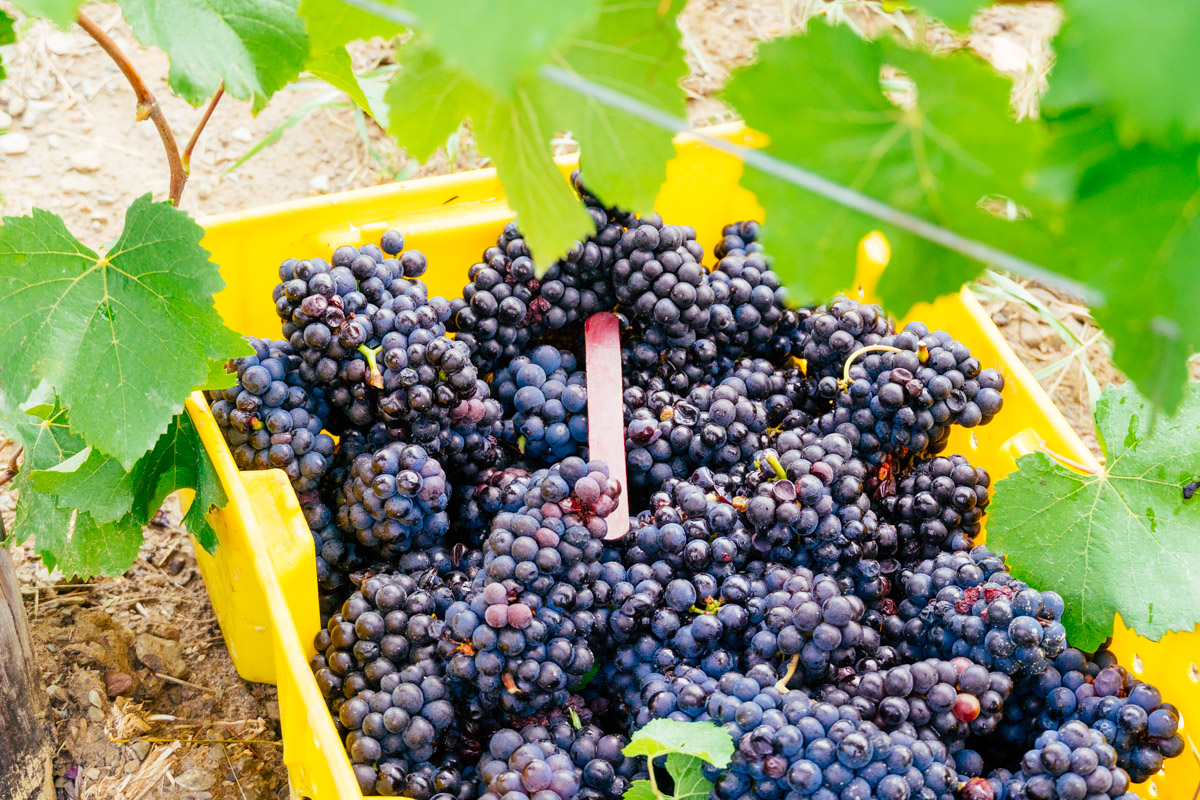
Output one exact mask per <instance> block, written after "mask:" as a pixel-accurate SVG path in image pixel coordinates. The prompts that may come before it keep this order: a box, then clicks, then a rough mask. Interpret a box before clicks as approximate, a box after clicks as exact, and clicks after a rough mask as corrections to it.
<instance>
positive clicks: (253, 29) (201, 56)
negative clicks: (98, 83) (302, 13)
mask: <svg viewBox="0 0 1200 800" xmlns="http://www.w3.org/2000/svg"><path fill="white" fill-rule="evenodd" d="M296 3H297V0H255V1H254V2H253V3H246V2H242V1H241V0H121V10H122V12H124V14H125V19H126V20H128V21H129V25H130V27H132V28H133V32H134V35H136V36H137V38H138V41H140V42H141V43H142V44H145V45H154V46H157V47H159V48H161V49H162V50H163V51H164V52H166V54H167V55H168V56H170V58H171V71H170V74H169V76H168V80H169V81H170V84H171V89H172V90H173V91H174V92H175V93H176V94H178V95H179V96H180V97H182V98H183V99H184V100H187V101H188V102H189V103H191V104H192V105H194V106H196V105H200V104H201V103H203V102H204V101H205V100H207V99H208V98H209V97H211V96H212V95H213V93H215V92H216V91H217V88H218V87H219V86H220V85H221V82H222V81H224V82H225V91H226V92H228V93H229V94H230V95H231V96H233V97H236V98H237V99H238V100H249V101H251V108H252V110H253V112H254V113H255V114H257V113H258V112H259V111H261V110H262V108H263V106H265V105H266V104H267V100H268V99H269V98H270V97H271V95H273V94H275V92H277V91H279V90H280V89H282V88H283V87H284V86H286V85H287V84H288V83H290V82H291V81H293V80H295V78H296V76H297V75H299V74H300V70H302V69H304V64H305V62H306V61H307V60H308V36H307V34H305V32H304V22H303V20H301V19H300V17H299V16H298V14H297V9H296Z"/></svg>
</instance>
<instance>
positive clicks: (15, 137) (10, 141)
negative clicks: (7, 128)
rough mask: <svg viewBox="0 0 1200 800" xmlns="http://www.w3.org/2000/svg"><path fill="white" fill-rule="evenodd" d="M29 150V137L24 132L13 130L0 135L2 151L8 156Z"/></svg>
mask: <svg viewBox="0 0 1200 800" xmlns="http://www.w3.org/2000/svg"><path fill="white" fill-rule="evenodd" d="M28 150H29V137H28V136H26V135H25V134H23V133H17V132H16V131H12V132H10V133H5V134H3V135H0V153H3V154H4V155H6V156H19V155H21V154H22V153H24V152H27V151H28Z"/></svg>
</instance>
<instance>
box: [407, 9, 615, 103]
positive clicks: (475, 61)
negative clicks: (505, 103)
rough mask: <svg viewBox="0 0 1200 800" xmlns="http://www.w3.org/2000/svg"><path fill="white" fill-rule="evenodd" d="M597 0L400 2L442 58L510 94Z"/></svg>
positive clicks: (481, 82) (476, 79)
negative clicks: (411, 13) (416, 20)
mask: <svg viewBox="0 0 1200 800" xmlns="http://www.w3.org/2000/svg"><path fill="white" fill-rule="evenodd" d="M596 5H597V0H573V2H570V3H563V2H559V0H507V2H504V3H502V4H497V3H495V2H494V0H458V2H456V3H446V2H443V0H404V6H405V8H408V9H410V10H411V11H412V12H413V13H415V14H416V15H417V17H418V18H419V20H420V28H421V32H422V33H423V34H425V35H426V36H428V37H429V40H430V42H431V43H432V44H433V46H434V47H435V48H436V49H437V50H438V52H439V53H441V55H442V57H443V58H444V59H445V60H446V61H447V62H448V63H450V64H452V65H453V66H454V67H456V68H458V69H461V70H462V71H463V73H464V74H466V75H469V76H470V77H471V80H472V81H473V82H474V83H476V84H478V85H480V86H483V87H486V89H487V91H488V92H490V93H493V94H496V95H499V96H502V97H511V96H512V95H513V93H514V91H515V90H516V89H517V85H518V83H520V82H521V81H522V80H523V79H524V78H526V77H528V76H529V75H531V74H532V73H533V72H534V71H535V70H536V69H537V68H538V67H539V66H541V65H542V64H544V63H547V62H549V61H550V60H551V56H552V54H553V53H554V52H555V51H557V50H558V49H559V48H560V47H561V45H562V44H563V42H564V40H565V39H567V38H568V37H569V36H570V35H571V34H572V33H573V32H574V31H576V30H579V29H581V28H583V26H584V25H586V24H587V23H588V22H589V21H590V20H591V19H592V18H593V17H594V15H595V11H596Z"/></svg>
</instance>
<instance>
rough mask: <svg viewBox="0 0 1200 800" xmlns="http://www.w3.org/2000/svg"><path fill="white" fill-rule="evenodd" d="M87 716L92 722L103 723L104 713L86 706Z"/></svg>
mask: <svg viewBox="0 0 1200 800" xmlns="http://www.w3.org/2000/svg"><path fill="white" fill-rule="evenodd" d="M87 715H88V719H90V720H91V721H92V722H97V723H99V722H104V712H103V711H101V710H100V709H98V708H96V707H95V706H88V710H87Z"/></svg>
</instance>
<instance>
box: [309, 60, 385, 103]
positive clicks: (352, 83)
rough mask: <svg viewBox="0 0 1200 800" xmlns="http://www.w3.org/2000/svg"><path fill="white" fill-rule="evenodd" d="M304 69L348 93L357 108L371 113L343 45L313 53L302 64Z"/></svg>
mask: <svg viewBox="0 0 1200 800" xmlns="http://www.w3.org/2000/svg"><path fill="white" fill-rule="evenodd" d="M304 69H305V71H306V72H309V73H310V74H312V75H313V76H314V77H317V78H320V79H321V80H323V81H325V82H326V83H328V84H329V85H330V86H332V87H334V88H335V89H341V90H342V91H343V92H345V93H346V94H348V95H350V99H351V100H353V101H354V102H355V103H356V104H357V105H358V107H359V108H361V109H362V110H363V111H366V112H367V113H368V114H370V113H371V104H370V103H369V102H368V101H367V96H366V95H365V94H363V90H362V86H361V85H360V84H359V82H358V77H357V76H356V75H355V74H354V68H353V65H352V64H351V63H350V53H348V52H347V51H346V48H345V47H337V48H334V49H333V50H330V51H328V52H326V53H321V54H319V55H314V56H313V57H312V58H310V59H309V60H308V63H307V64H305V65H304Z"/></svg>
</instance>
